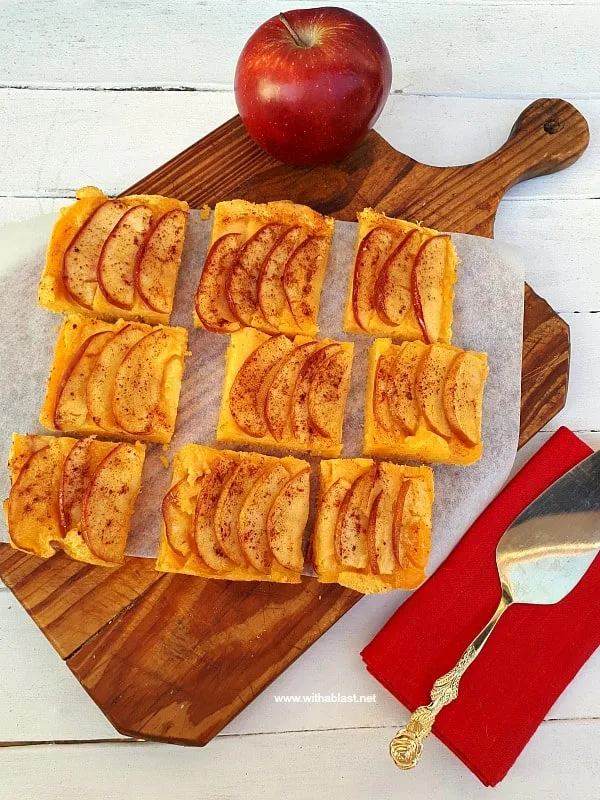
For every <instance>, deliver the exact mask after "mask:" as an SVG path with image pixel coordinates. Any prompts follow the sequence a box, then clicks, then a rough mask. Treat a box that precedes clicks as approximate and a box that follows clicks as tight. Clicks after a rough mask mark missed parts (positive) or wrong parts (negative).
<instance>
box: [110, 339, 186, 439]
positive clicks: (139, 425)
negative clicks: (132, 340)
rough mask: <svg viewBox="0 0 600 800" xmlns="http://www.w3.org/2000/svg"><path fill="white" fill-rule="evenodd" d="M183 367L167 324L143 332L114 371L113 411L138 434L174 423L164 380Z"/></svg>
mask: <svg viewBox="0 0 600 800" xmlns="http://www.w3.org/2000/svg"><path fill="white" fill-rule="evenodd" d="M182 371H183V359H182V358H181V356H180V354H179V344H178V342H176V341H175V339H174V338H173V337H172V336H169V334H168V333H167V331H166V330H165V329H164V328H158V329H157V330H153V331H151V332H150V333H147V334H146V335H145V336H143V337H142V338H141V339H140V340H139V342H137V343H136V344H134V345H133V347H132V348H131V349H130V350H128V351H127V354H126V355H125V357H124V358H123V360H122V361H121V364H120V365H119V367H118V369H117V373H116V375H115V383H114V394H113V398H112V404H113V414H114V416H115V420H116V422H117V424H118V425H119V427H120V428H122V429H123V430H124V431H126V432H127V433H131V434H134V435H136V436H142V435H145V434H150V433H155V432H156V431H159V430H164V429H169V428H171V427H172V421H173V420H172V417H173V416H174V414H175V409H174V408H170V407H169V405H168V404H167V403H166V402H165V398H164V386H165V383H166V382H167V381H168V380H169V379H171V378H173V379H174V377H175V376H176V375H177V374H179V375H180V374H181V372H182Z"/></svg>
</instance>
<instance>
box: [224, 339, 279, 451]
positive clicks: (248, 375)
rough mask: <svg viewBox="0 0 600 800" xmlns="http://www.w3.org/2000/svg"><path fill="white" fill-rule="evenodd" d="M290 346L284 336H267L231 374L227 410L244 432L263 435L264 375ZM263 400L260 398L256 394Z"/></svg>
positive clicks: (265, 425) (266, 374) (264, 427)
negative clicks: (232, 374) (268, 337)
mask: <svg viewBox="0 0 600 800" xmlns="http://www.w3.org/2000/svg"><path fill="white" fill-rule="evenodd" d="M292 349H293V344H292V343H291V342H290V340H289V339H288V338H287V337H286V336H275V337H274V338H272V339H267V340H266V341H265V342H263V343H262V344H261V345H260V346H259V347H257V348H256V350H255V351H254V352H253V353H251V354H250V355H249V356H248V358H247V359H246V360H245V361H244V363H243V364H242V366H241V368H240V371H239V372H238V374H237V375H236V376H235V378H234V381H233V384H232V386H231V391H230V392H229V410H230V411H231V416H232V417H233V418H234V420H235V421H236V423H237V425H238V426H239V427H240V428H241V429H242V430H243V431H244V433H247V434H248V436H256V437H260V436H265V435H266V433H267V422H266V420H265V414H264V399H265V397H266V394H267V385H268V382H267V376H268V375H269V373H270V372H271V370H272V369H273V368H274V367H275V366H276V365H277V364H278V363H279V362H280V361H281V359H282V358H284V356H286V355H287V354H288V353H289V352H290V351H291V350H292ZM263 393H264V396H263V403H261V402H260V395H262V394H263Z"/></svg>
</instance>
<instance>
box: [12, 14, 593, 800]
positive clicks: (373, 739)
mask: <svg viewBox="0 0 600 800" xmlns="http://www.w3.org/2000/svg"><path fill="white" fill-rule="evenodd" d="M315 4H316V3H315V2H314V0H313V2H307V3H298V2H288V3H286V4H283V6H282V7H287V8H292V7H293V8H295V7H302V6H304V7H310V6H312V5H315ZM338 4H339V5H343V6H346V7H349V8H352V9H353V10H355V11H357V12H358V13H360V14H362V15H364V16H365V17H367V18H368V19H369V20H370V21H371V22H373V23H374V24H375V25H376V26H377V27H378V29H379V30H380V32H381V33H382V35H383V36H384V38H385V39H386V41H387V43H388V46H389V47H390V51H391V53H392V59H393V63H394V84H393V91H394V94H392V96H391V97H390V100H389V102H388V105H387V106H386V109H385V111H384V113H383V115H382V117H381V119H380V120H379V123H378V125H377V129H378V130H379V131H380V132H381V133H382V134H383V135H384V136H385V137H386V138H387V139H388V140H389V141H390V142H391V143H392V144H393V145H394V146H395V147H397V148H399V149H400V150H402V151H403V152H406V153H408V154H409V155H411V156H414V157H416V158H418V159H420V160H423V161H428V162H429V163H433V164H439V165H445V164H457V163H466V162H469V161H473V160H476V159H478V158H481V157H483V156H485V155H486V154H488V153H489V152H491V151H492V150H494V149H495V148H496V147H498V146H499V145H500V144H501V143H502V142H503V141H504V139H505V138H506V136H507V134H508V132H509V130H510V128H511V126H512V123H513V122H514V120H515V119H516V117H517V116H518V114H519V112H520V111H521V110H522V109H523V107H524V106H525V105H527V103H528V102H530V101H531V100H532V99H533V98H534V97H538V96H562V97H564V98H565V99H568V100H571V102H574V104H575V105H577V107H578V108H579V109H580V110H581V111H582V113H584V114H585V116H586V117H587V119H588V121H589V123H590V128H591V131H592V141H591V144H590V147H589V149H588V151H587V153H586V154H585V155H584V157H583V158H582V159H581V160H580V161H579V162H578V163H577V164H576V165H575V166H573V167H572V168H571V169H569V170H567V171H565V172H562V173H558V174H556V175H552V176H548V177H544V178H538V179H536V180H534V181H528V182H526V183H524V184H521V185H519V186H516V187H514V188H513V189H511V191H510V192H509V193H508V195H507V198H506V200H505V201H504V202H503V203H502V204H501V207H500V210H499V213H498V218H497V224H496V236H497V237H498V238H502V239H506V240H508V241H512V242H514V243H516V244H518V245H520V246H521V247H523V249H524V251H525V253H526V256H527V279H528V280H529V282H530V283H531V284H532V286H533V287H534V288H535V289H536V290H537V291H538V292H539V293H540V294H541V295H542V296H545V297H546V298H547V299H548V300H549V301H550V302H551V303H552V305H553V306H554V307H555V308H556V309H557V310H559V311H560V312H561V313H562V314H563V316H564V318H565V319H566V320H567V321H568V322H569V325H570V326H571V337H572V371H571V385H570V392H569V400H568V404H567V407H566V408H565V410H564V411H563V412H561V414H560V415H559V416H558V417H557V418H556V419H555V420H553V421H552V423H551V424H550V425H549V426H548V432H546V433H542V434H540V435H539V436H537V437H536V438H535V440H534V441H533V442H531V443H530V444H529V445H528V446H527V447H526V448H525V449H524V451H523V452H522V453H520V454H519V456H518V458H517V465H519V464H522V463H523V462H524V460H525V459H526V458H527V457H528V456H529V455H531V453H532V452H534V450H535V449H536V448H537V447H538V446H539V445H540V444H541V443H543V441H545V440H546V439H547V437H548V436H549V435H550V433H549V432H550V431H551V430H554V429H556V427H557V426H558V425H560V424H565V425H569V426H570V427H572V428H573V429H575V430H577V431H579V432H580V435H581V436H582V437H583V438H584V439H585V440H586V441H588V442H589V443H590V444H591V446H592V447H594V448H596V449H597V448H599V447H600V419H599V401H598V398H599V397H600V369H599V368H598V358H597V343H598V342H599V341H600V313H598V312H600V264H599V262H598V241H599V235H598V230H599V229H600V199H599V198H600V144H598V141H597V139H596V136H595V134H596V132H597V131H598V130H599V129H600V91H599V90H600V84H599V82H598V75H600V48H598V46H597V42H598V38H599V34H600V3H599V2H597V0H588V1H587V2H581V1H580V2H568V1H565V0H537V2H536V1H534V2H529V1H527V2H520V0H512V1H509V2H497V1H496V0H477V2H475V1H473V2H464V0H445V1H443V0H438V1H437V2H434V1H433V0H420V2H417V1H416V0H414V1H413V2H394V1H393V0H363V2H350V3H344V2H341V3H338ZM279 10H281V7H280V6H279V5H278V4H276V3H275V2H274V1H273V0H264V1H263V2H258V0H247V2H244V3H243V4H242V3H235V4H233V3H226V2H223V1H222V2H219V0H208V1H207V2H179V3H177V2H165V1H164V0H163V2H159V1H158V0H154V1H153V0H145V1H143V2H142V1H140V0H138V1H137V2H135V3H133V2H126V1H125V0H123V1H119V0H110V1H107V0H105V2H104V3H102V4H100V3H89V2H83V0H71V2H66V1H65V0H58V1H56V2H55V1H54V0H52V1H48V0H46V1H45V2H40V1H39V0H37V1H34V2H28V3H27V4H23V3H21V2H14V0H4V2H3V3H1V4H0V53H1V54H2V55H1V56H0V65H1V67H2V69H1V70H0V148H1V152H2V154H3V157H2V158H1V159H0V223H4V222H9V221H11V220H20V219H26V218H28V217H30V216H33V215H36V214H39V213H45V212H49V211H53V210H55V209H56V208H58V207H60V205H62V204H64V203H65V202H68V200H69V198H71V197H72V196H73V193H74V191H75V189H76V188H77V187H79V186H81V185H84V184H89V183H95V184H97V185H100V186H101V187H102V188H104V189H105V190H106V191H108V192H116V191H119V190H121V189H122V188H124V187H126V186H127V185H129V184H131V183H133V182H134V181H135V180H137V179H138V178H139V177H140V176H141V175H143V174H145V173H147V172H148V171H149V170H151V169H153V168H154V167H155V166H157V165H158V164H160V163H162V162H163V161H164V160H165V159H167V158H169V157H170V156H172V155H174V154H175V153H177V152H179V151H180V150H181V149H183V148H184V147H186V146H187V145H189V144H190V143H191V142H193V141H194V140H196V139H198V138H200V137H201V136H203V135H204V134H205V133H207V132H208V131H210V130H212V129H213V128H214V127H215V126H216V125H218V124H220V123H221V122H223V121H224V120H226V119H227V118H228V117H230V116H231V115H232V114H233V113H235V103H234V98H233V94H232V91H231V87H232V77H233V68H234V65H235V60H236V58H237V54H238V53H239V50H240V49H241V47H242V45H243V43H244V41H245V39H246V38H247V36H248V35H249V34H250V32H251V31H252V30H253V29H254V28H255V27H256V26H257V25H258V24H259V23H260V22H261V21H263V20H264V19H266V18H267V17H269V16H270V15H272V14H273V13H276V12H278V11H279ZM180 89H186V90H188V89H189V91H179V90H180ZM595 312H596V313H595ZM394 606H395V602H394V599H393V597H387V598H369V599H366V600H364V601H362V602H361V603H360V604H359V605H358V606H357V607H355V608H354V609H353V610H352V611H351V612H350V613H349V614H347V615H346V616H345V617H344V619H343V620H342V621H341V622H340V623H338V624H337V625H336V626H335V627H334V628H333V629H332V630H331V631H330V632H329V633H328V634H327V635H326V636H324V637H323V638H322V639H321V640H320V641H319V642H318V643H317V644H316V645H315V646H314V647H313V648H311V650H310V651H309V652H308V653H307V654H305V655H304V656H303V657H302V658H301V659H300V660H299V661H297V662H296V663H295V664H294V665H293V666H292V667H291V668H290V669H289V670H288V671H287V672H286V673H285V674H284V675H283V676H281V677H280V678H279V680H278V681H276V682H275V683H274V684H273V685H272V687H270V688H269V689H268V690H267V691H266V692H265V693H263V695H262V696H260V697H259V698H258V699H257V700H256V701H255V702H254V703H253V704H252V705H251V706H250V707H249V708H248V709H247V710H246V711H245V712H244V713H243V714H242V715H240V716H239V717H238V718H237V719H236V720H235V721H234V722H233V723H232V724H231V725H230V726H229V727H228V728H227V730H226V731H225V734H224V735H223V736H220V737H218V739H217V740H215V741H214V742H213V743H211V745H210V746H209V747H208V748H206V749H204V750H202V751H197V750H195V749H194V750H189V749H182V748H175V747H167V746H163V745H152V744H147V743H131V742H127V741H125V740H123V738H122V737H120V736H119V735H118V734H116V732H115V731H114V730H113V728H112V727H111V726H110V724H109V723H108V722H107V721H106V720H105V718H104V717H103V715H102V714H101V712H99V710H98V709H97V708H96V707H95V706H94V705H93V703H92V702H91V701H90V700H89V699H88V698H87V695H86V694H85V692H84V691H83V689H82V688H81V687H80V686H79V684H78V683H77V681H76V680H75V679H74V678H73V677H72V676H71V674H70V672H69V671H68V669H67V668H66V667H64V665H62V664H61V661H60V659H59V658H58V656H57V655H56V653H55V652H54V650H53V648H52V647H51V646H50V645H49V644H48V643H47V642H46V641H45V639H43V637H42V636H40V634H39V633H38V631H37V628H36V626H35V625H34V624H33V623H32V622H31V620H29V618H28V617H27V614H26V613H25V612H24V611H23V609H22V608H21V607H20V606H19V604H18V603H17V602H16V601H15V599H14V598H13V596H12V595H11V593H10V592H9V591H8V590H6V589H5V588H0V674H1V675H2V676H3V679H2V680H3V686H2V693H0V776H1V777H0V799H1V800H4V798H5V797H6V798H10V800H13V798H14V799H15V800H21V799H22V798H23V800H25V799H26V800H31V798H34V797H40V796H43V797H45V798H55V797H56V798H58V797H60V798H70V797H77V798H81V797H83V798H84V799H85V798H96V797H97V798H105V797H110V798H111V799H113V798H120V797H127V798H130V797H131V796H143V797H163V796H164V795H165V794H166V793H168V794H169V796H170V797H173V798H180V797H181V798H184V797H185V798H188V797H194V798H195V797H198V796H200V797H211V798H212V797H219V798H220V797H227V798H234V797H235V798H237V797H245V798H252V797H259V796H261V797H265V798H267V800H269V799H270V798H271V797H273V798H275V797H277V798H278V797H280V796H281V794H282V793H283V792H285V794H286V795H287V796H289V797H290V798H296V797H298V798H300V797H302V798H304V797H317V796H321V795H328V796H331V797H332V798H337V797H344V798H347V799H348V800H353V799H354V798H362V797H365V796H370V795H377V796H380V797H382V798H387V797H396V796H398V795H399V794H400V795H404V794H405V793H407V794H408V795H413V796H417V797H427V798H432V799H433V800H438V798H440V799H442V798H443V800H453V799H454V798H457V799H458V798H461V800H471V798H480V797H483V796H484V793H485V790H484V789H483V788H482V787H481V786H480V785H479V783H478V782H477V781H476V780H475V779H474V778H473V777H472V776H471V775H470V773H468V772H467V770H466V769H464V768H463V767H462V766H461V765H460V764H459V762H458V761H457V760H456V759H455V758H454V757H453V756H452V755H451V754H449V753H448V752H447V751H446V750H445V748H443V747H442V746H441V745H440V744H439V743H437V742H431V743H429V744H428V749H427V754H426V760H425V761H424V763H423V764H422V765H421V769H419V770H417V771H415V772H414V773H413V774H409V775H404V774H400V773H398V772H397V771H395V770H394V769H393V767H392V765H391V764H390V762H389V760H388V757H387V754H386V747H387V741H388V739H389V738H390V736H391V735H392V734H393V732H394V729H395V725H396V724H397V723H400V722H402V721H403V720H404V719H405V712H404V710H403V709H402V708H401V707H400V706H399V705H398V704H397V703H396V701H395V700H394V699H393V698H391V697H390V696H389V695H388V694H387V692H385V691H384V690H383V689H382V688H381V687H380V686H379V685H378V684H377V683H376V682H375V681H374V680H373V679H372V678H371V677H370V676H369V675H368V674H367V673H366V671H365V670H364V668H363V665H362V662H361V660H360V657H359V655H358V654H359V651H360V649H361V647H362V646H363V645H364V644H365V643H366V642H367V641H368V640H369V639H370V638H371V636H372V635H373V633H374V632H375V631H376V630H377V629H378V628H379V627H380V625H381V624H382V623H383V622H384V621H385V619H386V618H387V617H388V616H389V614H390V613H391V611H392V610H393V608H394ZM599 675H600V654H599V653H597V654H596V655H595V656H594V657H593V658H592V659H591V660H590V661H589V662H588V664H587V665H586V666H585V668H584V669H583V670H582V672H581V673H580V675H579V676H578V677H577V679H576V680H575V681H574V682H573V683H572V685H571V686H570V687H569V688H568V690H567V691H566V692H565V693H564V695H563V696H562V697H561V698H560V699H559V701H558V702H557V704H556V705H555V707H554V708H553V709H552V710H551V712H550V714H549V720H550V721H548V722H546V723H544V725H542V727H541V729H540V730H539V732H538V733H537V734H536V736H535V738H534V740H533V741H532V743H531V744H530V746H529V747H528V748H527V749H526V751H525V753H524V754H523V756H522V758H521V759H520V760H519V762H518V763H517V765H516V766H515V768H514V770H513V771H512V772H511V774H510V776H509V777H508V778H507V779H506V780H505V781H504V782H503V783H502V784H501V785H500V787H498V788H497V789H496V790H495V795H496V796H497V797H499V798H505V797H506V798H511V800H512V798H514V797H515V796H516V795H517V793H519V794H521V795H522V796H524V797H526V798H528V800H529V798H532V799H533V800H537V799H538V798H563V797H566V796H577V797H579V798H583V799H584V800H587V799H588V798H589V799H590V800H592V798H593V800H597V798H598V796H599V795H600V789H599V786H600V756H599V753H600V684H599V682H598V676H599ZM330 691H339V692H348V693H352V692H356V693H357V694H360V693H366V694H368V693H370V692H373V691H374V692H376V694H377V703H375V704H372V705H358V704H356V705H351V704H349V705H348V704H346V705H342V704H338V705H336V704H330V705H326V706H324V705H321V706H319V705H316V704H298V705H296V704H294V705H282V704H277V703H275V702H274V699H273V695H274V694H275V693H277V694H310V693H312V692H321V693H322V694H326V693H328V692H330ZM85 740H93V742H94V743H83V742H84V741H85ZM99 740H108V741H107V742H100V741H99ZM36 742H37V743H43V742H74V744H62V745H61V744H59V745H52V746H50V745H44V744H35V745H34V744H32V743H36ZM21 743H22V744H21ZM2 745H4V746H2ZM274 764H275V765H277V767H276V768H273V765H274Z"/></svg>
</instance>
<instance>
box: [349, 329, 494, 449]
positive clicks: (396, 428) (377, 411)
mask: <svg viewBox="0 0 600 800" xmlns="http://www.w3.org/2000/svg"><path fill="white" fill-rule="evenodd" d="M487 375H488V366H487V355H486V354H485V353H477V352H473V351H469V350H461V349H460V348H458V347H451V346H450V345H445V344H434V345H426V344H424V343H423V342H420V341H414V342H404V343H403V344H399V345H396V344H392V341H391V340H390V339H376V340H375V342H374V343H373V345H372V346H371V348H370V350H369V367H368V375H367V390H366V397H365V425H364V438H363V450H364V453H365V454H366V455H371V456H381V457H384V458H407V459H410V460H415V461H429V462H438V463H441V464H459V465H467V464H472V463H473V462H475V461H478V460H479V459H480V458H481V454H482V451H483V444H482V440H481V421H482V407H483V391H484V387H485V382H486V379H487Z"/></svg>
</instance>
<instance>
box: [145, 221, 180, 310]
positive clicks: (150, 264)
mask: <svg viewBox="0 0 600 800" xmlns="http://www.w3.org/2000/svg"><path fill="white" fill-rule="evenodd" d="M186 222H187V214H186V213H185V211H182V210H181V209H179V208H175V209H173V210H172V211H167V213H166V214H163V216H162V217H161V218H160V219H159V220H158V222H157V223H156V225H155V226H154V228H152V230H151V231H150V235H149V236H148V238H147V240H146V243H145V245H144V247H143V248H142V250H141V251H140V253H139V257H138V260H137V264H136V267H135V287H136V289H137V291H138V294H139V296H140V297H141V298H142V300H143V301H144V302H145V303H146V305H147V306H149V307H150V308H151V309H152V310H153V311H158V312H159V313H162V314H169V313H170V311H171V309H172V307H173V297H174V295H175V284H176V282H177V273H178V272H179V265H180V263H181V254H182V252H183V242H184V238H185V225H186Z"/></svg>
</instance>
